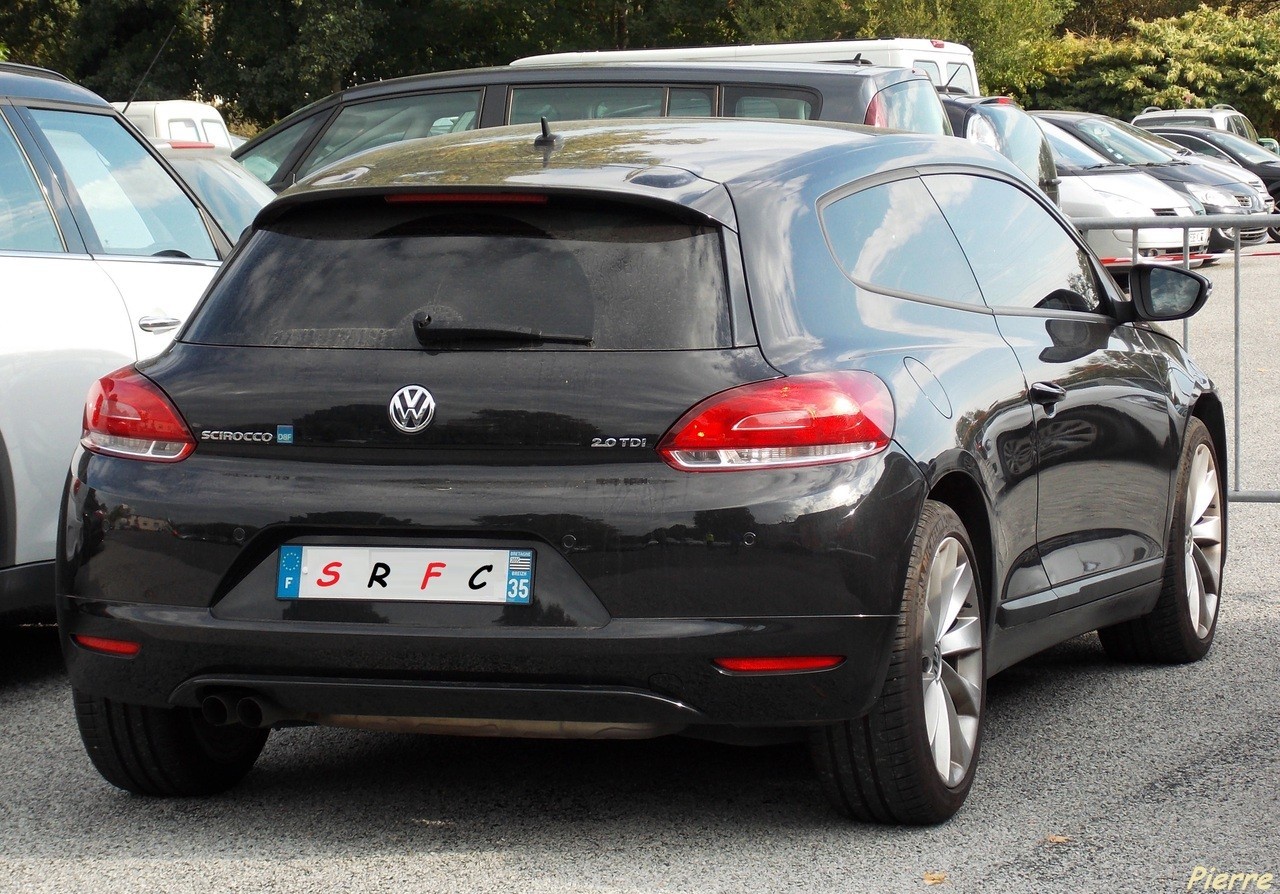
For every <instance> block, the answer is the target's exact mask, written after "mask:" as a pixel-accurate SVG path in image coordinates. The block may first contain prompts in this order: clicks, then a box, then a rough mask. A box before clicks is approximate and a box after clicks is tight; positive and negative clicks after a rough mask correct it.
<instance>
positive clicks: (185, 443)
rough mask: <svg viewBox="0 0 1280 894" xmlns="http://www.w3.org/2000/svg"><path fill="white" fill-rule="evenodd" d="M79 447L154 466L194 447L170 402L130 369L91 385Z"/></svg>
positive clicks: (182, 455)
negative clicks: (146, 462)
mask: <svg viewBox="0 0 1280 894" xmlns="http://www.w3.org/2000/svg"><path fill="white" fill-rule="evenodd" d="M80 443H81V444H83V445H84V447H85V449H86V450H91V451H93V452H94V453H102V454H106V455H107V456H123V457H125V458H127V459H142V460H147V461H149V462H157V463H176V462H178V461H179V460H182V459H186V458H187V457H188V456H190V455H191V451H193V450H195V449H196V441H195V438H193V437H192V436H191V432H190V431H189V430H188V429H187V426H186V424H185V423H183V421H182V419H181V417H179V416H178V411H177V410H176V409H174V406H173V404H171V403H170V402H169V398H168V397H166V396H165V393H164V392H163V391H161V390H160V389H159V387H157V386H156V384H155V383H154V382H152V381H151V380H150V379H148V378H147V377H146V376H144V375H142V373H140V372H138V371H137V370H136V369H134V368H133V367H132V366H126V367H125V368H124V369H118V370H116V371H115V372H113V373H110V374H109V375H105V376H103V377H102V378H101V379H99V380H98V381H96V382H94V383H93V386H92V387H91V388H90V389H89V396H88V398H86V399H85V403H84V433H83V435H82V436H81V438H80Z"/></svg>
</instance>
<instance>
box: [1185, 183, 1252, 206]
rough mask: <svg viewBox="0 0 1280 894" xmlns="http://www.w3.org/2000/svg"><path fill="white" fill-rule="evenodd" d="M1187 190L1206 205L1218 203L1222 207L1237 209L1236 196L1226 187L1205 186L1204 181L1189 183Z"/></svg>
mask: <svg viewBox="0 0 1280 894" xmlns="http://www.w3.org/2000/svg"><path fill="white" fill-rule="evenodd" d="M1187 192H1189V193H1191V195H1193V196H1195V197H1196V198H1197V199H1199V200H1200V202H1201V203H1203V204H1205V205H1216V206H1218V207H1220V208H1230V209H1235V208H1237V207H1239V206H1238V205H1236V197H1235V196H1233V195H1232V194H1231V193H1229V192H1227V191H1226V190H1225V189H1218V188H1217V187H1216V186H1205V185H1204V184H1202V183H1188V184H1187Z"/></svg>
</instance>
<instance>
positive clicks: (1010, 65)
mask: <svg viewBox="0 0 1280 894" xmlns="http://www.w3.org/2000/svg"><path fill="white" fill-rule="evenodd" d="M1071 5H1072V0H897V2H894V0H860V2H858V3H857V4H856V5H854V6H853V7H852V8H851V9H850V16H849V18H848V19H847V22H848V27H847V28H846V30H847V31H848V33H850V34H851V35H859V36H868V37H869V36H874V35H882V34H893V35H897V36H899V37H934V38H939V39H942V40H953V41H956V42H958V43H963V44H966V45H967V46H969V47H970V48H971V49H972V50H973V53H974V57H975V59H976V60H977V63H978V72H979V75H980V76H981V78H982V82H983V87H984V88H987V89H990V85H992V84H998V85H1001V87H1002V88H1006V89H1007V87H1006V85H1009V84H1016V83H1018V82H1019V81H1020V80H1022V79H1023V78H1024V73H1025V72H1027V71H1029V70H1031V69H1033V68H1034V60H1035V58H1036V54H1037V52H1038V51H1039V42H1040V41H1043V40H1044V39H1046V38H1047V37H1049V36H1050V35H1051V34H1052V33H1053V30H1054V29H1055V28H1056V27H1057V26H1058V24H1059V23H1060V22H1061V21H1062V18H1063V16H1064V15H1065V14H1066V12H1067V11H1068V10H1069V9H1070V8H1071Z"/></svg>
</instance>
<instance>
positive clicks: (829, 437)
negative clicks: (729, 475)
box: [658, 371, 894, 472]
mask: <svg viewBox="0 0 1280 894" xmlns="http://www.w3.org/2000/svg"><path fill="white" fill-rule="evenodd" d="M893 422H894V413H893V398H892V397H891V396H890V395H889V389H888V388H887V387H886V386H885V384H884V382H882V381H880V379H879V378H877V377H876V376H874V375H873V374H871V373H869V372H863V371H841V372H831V373H811V374H806V375H799V376H789V377H786V378H781V379H771V380H769V381H767V382H753V383H751V384H750V385H741V386H739V387H737V388H731V389H729V390H728V391H722V392H721V393H719V394H716V395H713V396H711V397H709V398H707V399H706V400H704V401H702V402H701V403H699V404H697V405H696V406H694V407H693V408H692V409H691V410H689V412H687V413H685V414H684V416H682V417H681V418H680V421H679V422H677V423H676V424H675V425H674V426H672V428H671V430H670V431H668V432H667V434H666V435H665V436H663V438H662V441H661V442H660V443H659V444H658V452H659V454H661V456H662V458H663V459H664V460H665V461H666V462H667V464H668V465H670V466H673V467H674V468H677V469H682V470H684V471H688V472H716V471H734V470H740V469H742V470H745V469H761V468H784V467H790V466H812V465H820V464H824V463H836V462H847V461H848V460H853V459H859V458H861V457H864V456H871V455H872V454H875V453H879V452H880V451H881V450H884V449H885V447H887V446H889V439H890V438H891V437H892V436H893Z"/></svg>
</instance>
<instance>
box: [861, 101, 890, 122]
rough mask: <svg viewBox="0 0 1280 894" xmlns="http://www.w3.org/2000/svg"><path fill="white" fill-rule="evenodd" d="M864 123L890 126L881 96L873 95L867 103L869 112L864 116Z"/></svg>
mask: <svg viewBox="0 0 1280 894" xmlns="http://www.w3.org/2000/svg"><path fill="white" fill-rule="evenodd" d="M862 123H863V124H865V125H867V126H868V127H888V126H889V116H888V114H887V113H886V112H885V108H884V103H883V102H882V101H881V99H880V97H878V96H873V97H872V98H871V102H869V103H867V114H866V115H864V116H863V118H862Z"/></svg>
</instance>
